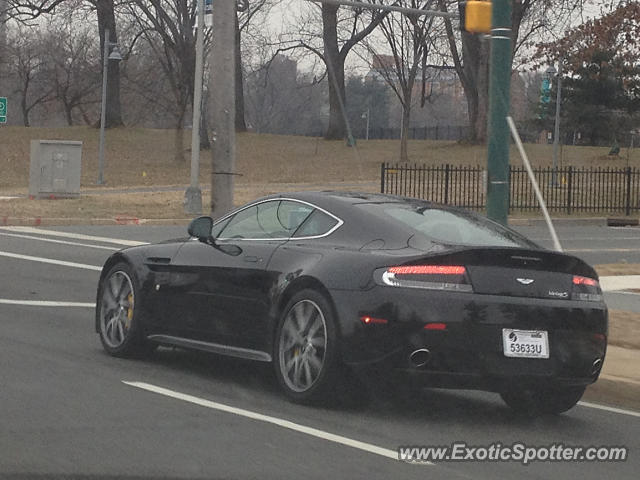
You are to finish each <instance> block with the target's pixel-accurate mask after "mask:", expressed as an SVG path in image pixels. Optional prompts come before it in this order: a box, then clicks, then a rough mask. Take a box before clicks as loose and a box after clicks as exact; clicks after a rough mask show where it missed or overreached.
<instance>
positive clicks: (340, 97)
mask: <svg viewBox="0 0 640 480" xmlns="http://www.w3.org/2000/svg"><path fill="white" fill-rule="evenodd" d="M363 1H366V2H369V3H379V0H363ZM396 3H397V2H394V4H396ZM387 14H388V12H386V11H381V10H370V9H362V8H353V7H340V6H338V5H336V4H328V3H323V4H321V5H317V4H313V5H310V6H309V7H308V8H307V9H306V10H305V13H304V14H303V15H301V16H299V17H298V18H296V20H295V24H296V25H295V31H294V30H293V29H291V31H290V32H289V34H288V35H286V36H285V37H286V38H281V39H279V41H278V42H277V44H278V49H277V53H278V52H279V53H281V52H284V51H289V50H294V49H300V48H303V49H306V50H307V51H308V52H311V53H313V54H314V55H316V56H317V57H318V58H319V59H320V60H321V61H322V63H323V64H324V66H325V67H326V70H327V79H328V83H329V124H328V127H327V130H326V132H325V138H326V139H327V140H339V139H343V138H345V137H346V135H347V132H346V124H345V120H344V116H343V112H342V107H341V104H342V105H346V100H347V99H346V93H345V62H346V59H347V56H348V55H349V53H350V52H351V51H352V50H353V48H354V47H356V46H357V45H359V44H360V42H362V41H363V40H364V39H365V38H367V36H368V35H370V34H371V32H373V31H374V30H375V29H376V27H377V26H378V25H379V24H380V22H381V21H382V19H383V18H385V17H386V16H387ZM320 22H321V25H322V31H321V32H318V23H320Z"/></svg>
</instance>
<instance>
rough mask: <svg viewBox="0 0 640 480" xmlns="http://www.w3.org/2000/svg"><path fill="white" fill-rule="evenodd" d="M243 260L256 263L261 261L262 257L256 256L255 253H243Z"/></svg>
mask: <svg viewBox="0 0 640 480" xmlns="http://www.w3.org/2000/svg"><path fill="white" fill-rule="evenodd" d="M244 261H245V262H251V263H258V262H261V261H262V259H261V258H260V257H256V256H255V255H245V257H244Z"/></svg>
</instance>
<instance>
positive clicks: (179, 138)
mask: <svg viewBox="0 0 640 480" xmlns="http://www.w3.org/2000/svg"><path fill="white" fill-rule="evenodd" d="M186 101H187V102H188V100H186ZM178 108H179V109H180V111H179V114H178V117H177V118H176V132H175V133H176V137H175V154H174V158H175V161H176V163H185V158H184V117H185V115H186V114H187V105H186V103H185V104H183V105H182V106H178Z"/></svg>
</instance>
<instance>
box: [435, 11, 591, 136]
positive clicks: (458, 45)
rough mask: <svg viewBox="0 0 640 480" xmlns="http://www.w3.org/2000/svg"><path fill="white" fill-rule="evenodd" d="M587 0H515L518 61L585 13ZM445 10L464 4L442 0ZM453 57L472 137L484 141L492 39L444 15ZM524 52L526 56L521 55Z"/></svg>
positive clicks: (513, 16) (514, 41)
mask: <svg viewBox="0 0 640 480" xmlns="http://www.w3.org/2000/svg"><path fill="white" fill-rule="evenodd" d="M585 3H586V1H585V0H578V1H576V0H513V2H512V14H511V23H512V37H511V38H512V49H513V56H514V59H515V60H514V64H516V65H517V64H518V63H521V61H526V58H524V56H525V55H526V49H527V47H530V46H531V45H533V44H535V43H536V39H539V38H541V36H547V38H548V36H553V35H557V32H559V31H562V30H563V29H564V28H565V27H566V26H567V25H568V24H569V22H570V20H571V19H572V18H573V17H575V16H576V15H579V14H581V13H582V9H583V8H584V6H585ZM438 4H439V6H440V9H441V10H442V11H451V10H454V9H457V8H461V6H460V5H461V4H460V3H459V2H458V1H457V0H438ZM444 23H445V28H446V31H447V40H448V45H449V51H450V55H451V61H452V63H453V65H454V67H455V69H456V72H457V73H458V77H459V78H460V82H461V83H462V86H463V88H464V92H465V96H466V99H467V109H468V114H469V125H470V126H471V132H472V135H471V138H470V140H472V141H474V142H483V141H485V140H486V135H487V114H488V105H489V103H488V100H489V43H488V41H487V39H486V38H484V36H482V35H473V34H470V33H466V32H461V33H459V32H460V30H461V28H459V27H460V25H459V24H457V25H456V26H455V27H454V23H453V21H452V20H451V18H445V19H444ZM520 52H522V54H523V58H522V59H520V60H519V59H518V56H519V54H520Z"/></svg>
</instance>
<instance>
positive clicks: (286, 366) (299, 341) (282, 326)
mask: <svg viewBox="0 0 640 480" xmlns="http://www.w3.org/2000/svg"><path fill="white" fill-rule="evenodd" d="M337 350H338V349H337V335H336V328H335V321H334V318H333V312H332V309H331V305H330V304H329V302H328V300H327V299H326V298H325V297H324V296H323V295H321V294H319V293H318V292H316V291H314V290H303V291H301V292H299V293H297V294H296V295H294V296H293V297H292V298H291V300H290V301H289V302H288V304H287V306H286V307H285V309H284V314H283V316H282V317H281V319H280V323H279V324H278V328H277V331H276V337H275V348H274V366H275V371H276V372H275V373H276V376H277V378H278V381H279V383H280V385H281V386H282V388H283V390H284V392H285V393H286V394H287V396H288V397H289V398H290V399H292V400H294V401H297V402H311V401H317V400H320V399H322V398H323V397H324V399H325V400H328V398H326V397H327V394H328V393H329V391H330V389H331V388H332V387H335V386H336V381H337V376H338V375H337V364H338V351H337Z"/></svg>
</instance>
